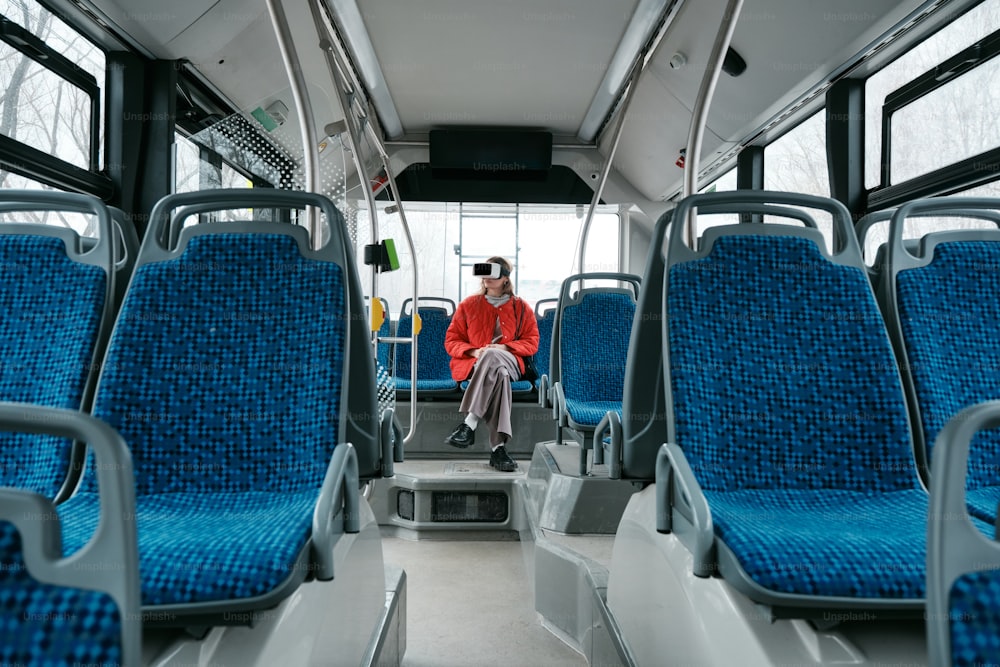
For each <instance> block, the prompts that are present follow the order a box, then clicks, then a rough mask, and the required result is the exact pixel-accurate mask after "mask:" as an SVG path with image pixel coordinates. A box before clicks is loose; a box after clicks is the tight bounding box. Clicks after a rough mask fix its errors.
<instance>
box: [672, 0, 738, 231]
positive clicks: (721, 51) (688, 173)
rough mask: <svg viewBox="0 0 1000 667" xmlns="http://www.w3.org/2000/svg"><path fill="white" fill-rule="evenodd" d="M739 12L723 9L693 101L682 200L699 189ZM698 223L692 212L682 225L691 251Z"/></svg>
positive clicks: (732, 0) (733, 1) (734, 6)
mask: <svg viewBox="0 0 1000 667" xmlns="http://www.w3.org/2000/svg"><path fill="white" fill-rule="evenodd" d="M741 9H743V0H729V4H727V5H726V13H725V14H724V15H723V16H722V23H720V24H719V32H718V34H717V35H716V36H715V43H714V44H713V45H712V54H711V55H710V56H709V57H708V64H707V66H706V67H705V76H704V77H702V79H701V87H700V88H699V89H698V97H696V98H695V100H694V109H692V110H691V127H690V129H689V130H688V142H687V152H686V153H685V155H686V164H685V165H684V188H683V190H682V191H681V194H682V196H684V197H687V196H688V195H692V194H694V193H695V190H697V188H698V165H699V163H700V162H701V143H702V139H703V138H704V136H705V123H706V121H707V120H708V108H709V106H710V105H711V104H712V96H713V95H715V85H716V83H718V81H719V72H721V71H722V61H723V60H725V58H726V51H727V50H728V49H729V43H730V42H731V41H732V39H733V31H734V30H735V29H736V20H737V19H738V18H739V16H740V10H741ZM697 219H698V215H697V213H696V212H695V210H694V209H691V211H690V212H689V213H688V219H687V220H686V221H685V222H684V224H685V225H686V227H685V230H684V231H685V234H684V238H685V241H686V242H687V244H688V247H690V248H692V249H693V248H694V247H695V245H696V244H697V241H698V239H697V226H696V221H697Z"/></svg>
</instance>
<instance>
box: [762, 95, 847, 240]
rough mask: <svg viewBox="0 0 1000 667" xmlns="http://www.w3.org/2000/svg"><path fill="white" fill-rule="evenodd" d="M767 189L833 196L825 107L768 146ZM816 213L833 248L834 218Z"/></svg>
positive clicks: (814, 212) (818, 223)
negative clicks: (827, 152) (827, 150)
mask: <svg viewBox="0 0 1000 667" xmlns="http://www.w3.org/2000/svg"><path fill="white" fill-rule="evenodd" d="M764 189H765V190H780V191H784V192H800V193H803V194H807V195H816V196H818V197H829V196H830V173H829V171H828V168H827V158H826V113H825V111H824V110H820V111H817V112H816V113H814V114H813V115H812V116H810V117H809V118H807V119H806V120H805V121H803V122H802V123H799V125H798V126H797V127H795V128H794V129H792V130H791V131H789V132H786V133H785V134H783V135H781V136H780V137H778V138H777V139H776V140H775V141H772V142H771V143H770V144H768V145H767V146H766V147H765V148H764ZM812 213H813V217H814V218H815V219H816V224H817V225H818V226H819V229H820V231H821V232H822V233H823V237H824V238H825V239H826V243H827V249H830V248H831V244H832V239H833V221H832V220H831V219H830V217H829V215H827V214H826V213H824V212H822V211H813V212H812Z"/></svg>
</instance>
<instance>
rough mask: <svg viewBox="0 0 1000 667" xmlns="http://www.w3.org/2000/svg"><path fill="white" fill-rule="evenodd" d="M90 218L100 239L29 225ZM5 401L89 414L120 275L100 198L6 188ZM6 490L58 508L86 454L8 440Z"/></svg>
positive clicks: (2, 282)
mask: <svg viewBox="0 0 1000 667" xmlns="http://www.w3.org/2000/svg"><path fill="white" fill-rule="evenodd" d="M40 211H62V212H73V213H87V214H89V215H91V216H93V217H94V218H95V219H96V221H97V224H96V228H97V233H98V237H97V238H96V239H83V238H81V237H80V236H78V235H77V234H76V233H75V232H73V230H71V229H68V228H63V227H55V226H52V225H44V224H37V223H26V222H20V220H22V219H24V217H26V214H27V213H28V212H40ZM0 213H3V214H6V215H7V216H8V217H12V218H14V219H15V220H18V222H10V223H4V224H0V268H2V271H0V347H2V349H3V353H4V356H3V363H2V365H0V401H15V402H23V403H30V404H35V405H44V406H50V407H56V408H65V409H70V410H80V409H86V408H87V407H88V406H89V401H90V399H91V397H92V394H93V388H94V387H93V385H94V380H95V379H96V377H97V373H96V370H97V368H98V367H99V360H100V355H101V353H102V351H103V345H104V341H105V339H106V337H107V332H108V330H109V328H110V320H111V308H112V301H113V299H112V295H113V292H114V282H115V281H114V276H113V272H112V268H111V267H112V239H113V235H112V231H111V230H112V226H111V220H110V217H109V213H108V210H107V208H105V207H104V205H103V204H101V202H100V201H98V200H97V199H95V198H93V197H88V196H84V195H74V194H67V193H58V192H45V191H24V190H0ZM0 452H2V454H3V461H2V463H0V486H11V487H17V488H23V489H29V490H32V491H35V492H36V493H39V494H41V495H43V496H45V497H47V498H54V499H56V500H57V501H59V500H62V499H64V498H66V497H67V496H68V495H69V494H70V493H71V492H72V490H73V488H74V486H75V484H76V482H77V480H78V478H79V473H78V469H79V466H80V464H81V463H82V461H83V449H82V448H80V447H74V446H73V444H72V443H71V442H69V441H59V440H56V439H55V438H52V437H51V436H44V435H31V434H27V433H4V434H2V436H0Z"/></svg>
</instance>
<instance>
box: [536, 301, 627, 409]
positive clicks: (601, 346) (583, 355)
mask: <svg viewBox="0 0 1000 667" xmlns="http://www.w3.org/2000/svg"><path fill="white" fill-rule="evenodd" d="M634 317H635V301H633V300H632V298H631V297H630V296H629V295H627V294H620V293H614V292H591V293H587V294H585V295H584V297H583V299H582V300H581V302H580V303H578V304H574V305H572V306H568V307H566V308H565V309H564V310H563V314H562V322H561V324H560V325H559V336H560V350H561V351H560V373H561V376H560V378H559V381H560V383H562V386H563V393H564V394H565V396H566V398H567V399H568V398H573V399H576V400H580V401H595V402H596V401H621V399H622V392H623V388H624V386H625V359H626V357H627V356H628V342H629V337H630V336H631V334H632V320H633V318H634ZM538 368H539V372H542V373H545V372H548V371H543V370H541V369H542V368H543V367H542V366H539V367H538Z"/></svg>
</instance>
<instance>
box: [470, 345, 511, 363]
mask: <svg viewBox="0 0 1000 667" xmlns="http://www.w3.org/2000/svg"><path fill="white" fill-rule="evenodd" d="M491 348H492V349H495V350H505V351H508V352H509V351H510V348H509V347H507V346H506V345H504V344H503V343H490V344H489V345H484V346H482V347H480V348H478V349H476V350H473V351H472V352H469V356H470V357H472V358H474V359H478V358H479V355H481V354H482V353H483V350H489V349H491Z"/></svg>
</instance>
